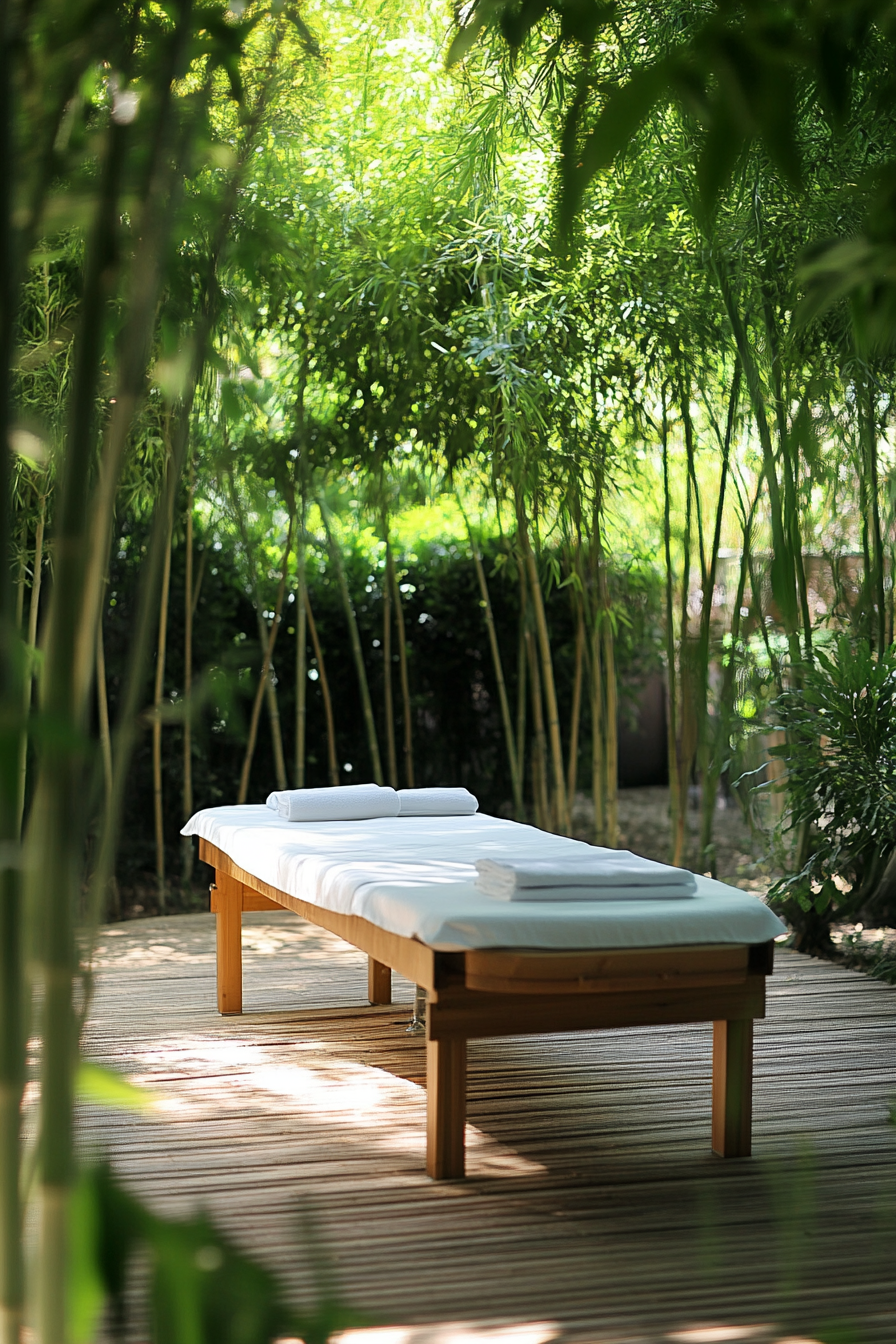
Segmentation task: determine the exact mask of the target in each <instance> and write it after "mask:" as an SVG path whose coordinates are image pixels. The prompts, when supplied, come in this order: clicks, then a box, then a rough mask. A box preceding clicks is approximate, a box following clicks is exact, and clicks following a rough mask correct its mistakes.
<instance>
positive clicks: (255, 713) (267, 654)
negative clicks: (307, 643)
mask: <svg viewBox="0 0 896 1344" xmlns="http://www.w3.org/2000/svg"><path fill="white" fill-rule="evenodd" d="M294 523H295V515H294V514H290V518H289V527H288V528H287V532H286V545H285V546H284V548H283V558H282V560H281V562H280V584H279V587H278V589H277V600H276V603H275V604H274V619H273V620H272V621H271V629H270V633H269V635H268V638H267V642H266V643H265V645H264V655H263V658H262V663H261V673H260V675H259V678H258V689H257V690H256V692H255V700H254V702H253V704H252V715H251V718H250V720H249V738H248V741H247V742H246V754H245V756H244V757H243V768H242V770H241V772H240V786H239V789H238V791H237V799H236V800H237V803H244V802H245V801H246V796H247V795H248V792H249V772H250V770H251V769H252V758H253V756H254V755H255V743H256V741H257V739H258V720H259V718H260V716H261V702H262V699H263V697H264V693H265V689H266V686H267V684H268V682H269V679H270V674H271V659H272V658H273V656H274V645H275V644H276V642H277V633H278V631H279V629H280V618H281V615H282V612H283V598H284V595H285V593H286V576H287V569H288V567H289V553H290V551H291V550H292V530H293V524H294Z"/></svg>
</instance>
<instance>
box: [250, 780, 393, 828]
mask: <svg viewBox="0 0 896 1344" xmlns="http://www.w3.org/2000/svg"><path fill="white" fill-rule="evenodd" d="M267 805H268V807H270V808H273V810H274V811H275V812H276V813H277V814H278V816H281V817H283V818H284V819H285V820H286V821H369V820H371V819H372V818H373V817H397V816H398V806H399V804H398V794H397V793H396V791H395V790H394V789H390V788H388V787H383V786H381V785H379V784H336V785H334V786H333V787H331V788H328V789H284V790H283V791H282V792H280V793H269V794H268V797H267Z"/></svg>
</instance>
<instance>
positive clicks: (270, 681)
mask: <svg viewBox="0 0 896 1344" xmlns="http://www.w3.org/2000/svg"><path fill="white" fill-rule="evenodd" d="M228 479H229V482H230V499H231V503H232V505H233V511H234V514H235V516H236V521H237V526H238V528H239V532H240V539H241V540H242V543H243V550H244V551H245V553H246V563H247V565H248V567H249V575H250V580H251V583H252V600H253V604H254V607H255V623H256V625H257V627H258V645H259V648H260V649H261V650H262V658H263V657H264V649H265V647H266V645H267V642H268V628H267V626H266V625H265V618H264V614H263V613H264V602H263V600H262V596H261V588H260V587H259V583H258V567H257V565H256V564H255V558H254V552H253V547H252V543H251V542H250V540H249V529H248V527H247V526H246V518H245V515H244V513H243V509H242V505H241V503H240V495H239V491H238V490H237V488H236V481H235V480H234V477H233V472H232V471H231V472H229V473H228ZM262 694H263V696H264V698H265V700H266V702H267V707H268V723H269V725H270V729H271V747H272V748H273V752H274V775H275V778H276V781H277V788H278V789H285V788H286V756H285V753H284V751H283V732H282V729H281V726H280V706H279V704H278V701H277V688H276V684H275V680H274V665H273V663H270V664H268V670H267V677H266V680H265V683H264V686H263V687H262ZM252 750H253V754H254V750H255V747H254V743H253V748H252Z"/></svg>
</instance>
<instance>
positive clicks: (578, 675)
mask: <svg viewBox="0 0 896 1344" xmlns="http://www.w3.org/2000/svg"><path fill="white" fill-rule="evenodd" d="M575 608H576V652H575V664H574V671H573V679H572V708H571V710H570V715H569V759H568V761H567V776H566V796H567V797H568V798H569V800H570V806H572V801H573V799H574V798H575V794H576V783H577V779H578V766H579V721H580V719H581V715H582V684H583V681H584V667H585V616H584V612H583V611H582V604H581V601H580V600H578V598H577V599H576V601H575Z"/></svg>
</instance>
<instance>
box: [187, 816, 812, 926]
mask: <svg viewBox="0 0 896 1344" xmlns="http://www.w3.org/2000/svg"><path fill="white" fill-rule="evenodd" d="M181 834H182V835H198V836H201V837H202V838H203V839H205V840H208V841H210V842H211V844H213V845H215V846H216V847H217V848H218V849H220V850H223V852H224V853H225V854H226V855H227V856H228V858H230V859H232V860H233V862H234V863H235V864H236V865H237V866H238V867H239V868H242V869H244V870H245V872H247V873H250V874H251V875H252V876H253V877H257V878H260V879H261V881H263V882H266V883H269V884H270V885H271V886H272V887H276V888H277V890H278V891H282V892H285V893H286V894H287V895H289V896H294V897H296V898H298V899H299V900H302V901H306V902H308V904H309V905H317V906H321V907H322V908H324V909H326V910H333V911H337V912H339V913H341V914H346V915H360V916H361V917H362V918H363V919H366V920H369V921H370V922H371V923H372V924H375V925H377V927H379V928H382V929H387V930H388V931H389V932H390V933H397V934H400V935H401V936H402V937H405V938H417V939H418V940H419V941H420V942H422V943H426V944H427V945H428V946H429V947H433V948H435V949H436V950H437V951H440V952H463V951H467V950H468V949H471V948H486V947H492V948H496V947H504V948H542V949H561V948H566V949H579V948H622V947H675V946H684V945H689V944H690V945H693V944H698V943H761V942H765V941H767V940H768V939H769V938H776V937H778V936H779V935H780V934H782V933H786V931H787V930H786V928H785V926H784V924H782V923H781V921H780V920H779V919H778V917H777V916H776V915H774V914H772V912H771V910H769V909H768V907H767V906H766V905H764V904H763V902H762V901H761V900H760V899H759V898H758V897H757V896H752V895H750V894H749V893H748V892H744V891H739V890H738V889H737V888H736V887H729V886H726V885H725V884H724V883H722V882H715V881H713V880H712V879H710V878H706V877H699V876H698V877H697V892H696V895H695V896H692V897H689V898H687V899H684V900H680V901H673V900H664V901H650V900H643V901H632V900H627V901H618V902H616V901H594V902H590V901H570V902H563V901H530V902H526V903H525V904H524V905H522V906H521V905H520V904H519V903H516V902H510V901H503V900H500V899H496V898H495V897H492V896H487V895H486V894H485V893H484V892H482V891H480V890H479V889H478V888H477V887H476V885H475V880H476V869H475V868H474V866H473V865H474V863H475V861H476V860H477V859H486V858H489V859H497V860H499V861H501V860H503V861H505V862H507V861H515V862H520V861H522V860H537V859H541V860H549V859H552V858H569V857H571V856H573V855H576V854H587V853H588V851H589V849H590V846H589V845H586V844H583V843H582V841H580V840H569V839H566V838H565V837H563V836H558V835H550V834H548V833H547V832H546V831H540V830H537V829H536V828H535V827H534V826H523V825H521V824H520V823H519V822H515V821H503V820H500V819H498V818H497V817H489V816H485V815H483V814H482V813H481V812H480V813H476V814H475V815H474V816H467V817H377V818H374V819H373V820H369V821H327V822H288V821H284V820H283V819H282V818H281V817H278V816H277V815H276V814H275V813H274V812H272V811H271V809H270V808H268V807H264V806H254V805H243V806H237V807H209V808H206V809H205V810H204V811H202V812H197V813H196V814H195V816H193V817H191V818H190V820H189V821H188V822H187V824H186V826H185V827H184V829H183V831H182V832H181Z"/></svg>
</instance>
